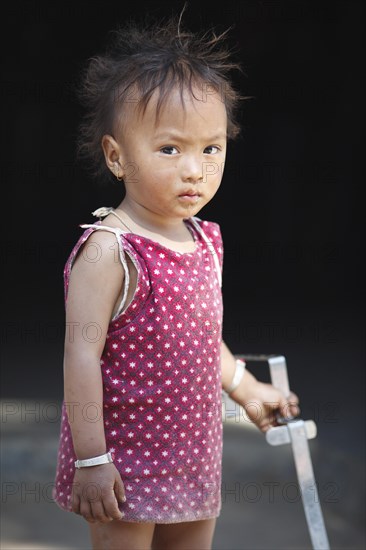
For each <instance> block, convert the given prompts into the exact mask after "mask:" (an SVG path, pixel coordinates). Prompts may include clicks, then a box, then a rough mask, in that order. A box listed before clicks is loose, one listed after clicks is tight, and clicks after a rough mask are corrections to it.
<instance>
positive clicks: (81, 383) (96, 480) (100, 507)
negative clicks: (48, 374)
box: [64, 230, 124, 522]
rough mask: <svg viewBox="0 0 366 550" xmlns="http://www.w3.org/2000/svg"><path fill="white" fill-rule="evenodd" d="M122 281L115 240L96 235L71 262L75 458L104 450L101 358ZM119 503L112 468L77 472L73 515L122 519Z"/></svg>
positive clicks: (67, 363)
mask: <svg viewBox="0 0 366 550" xmlns="http://www.w3.org/2000/svg"><path fill="white" fill-rule="evenodd" d="M95 258H98V259H97V261H95ZM123 282H124V269H123V267H122V265H121V263H120V260H119V257H118V250H117V253H116V239H115V236H114V235H113V234H111V233H109V232H107V231H101V230H100V231H99V230H98V231H95V232H94V233H93V234H92V235H90V236H89V238H88V240H87V241H86V243H85V245H84V247H83V248H82V250H81V252H80V253H79V254H78V257H77V258H76V260H75V261H74V264H73V268H72V270H71V274H70V280H69V289H68V297H67V302H66V335H65V348H64V400H65V403H66V407H67V411H68V417H69V423H70V428H71V433H72V439H73V445H74V450H75V453H76V456H77V458H78V459H85V458H92V457H94V456H98V455H101V454H104V453H106V451H107V449H106V440H105V433H104V422H103V384H102V375H101V368H100V357H101V355H102V352H103V349H104V345H105V340H106V334H107V329H108V325H109V322H110V319H111V317H112V312H113V306H114V304H115V302H116V300H117V297H118V296H119V295H120V292H121V288H122V285H123ZM118 501H120V502H123V501H124V488H123V483H122V480H121V477H120V475H119V473H118V470H117V469H116V467H115V466H114V464H110V463H108V464H102V465H99V466H91V467H87V468H81V469H77V470H76V472H75V477H74V483H73V489H72V510H73V512H75V513H78V514H81V515H82V516H83V517H84V518H85V519H86V520H88V521H92V522H94V521H103V522H104V521H110V520H111V519H120V518H121V517H122V513H121V512H120V510H119V509H118Z"/></svg>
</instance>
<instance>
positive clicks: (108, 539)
mask: <svg viewBox="0 0 366 550" xmlns="http://www.w3.org/2000/svg"><path fill="white" fill-rule="evenodd" d="M89 526H90V534H91V540H92V543H93V550H150V549H151V541H152V537H153V533H154V527H155V524H154V523H128V522H125V521H123V520H122V521H118V520H113V521H111V522H110V523H100V522H97V523H89Z"/></svg>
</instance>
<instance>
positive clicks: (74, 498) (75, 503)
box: [71, 492, 80, 515]
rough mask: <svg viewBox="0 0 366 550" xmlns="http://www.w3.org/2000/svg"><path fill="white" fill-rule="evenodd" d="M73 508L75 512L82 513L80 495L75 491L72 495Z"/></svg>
mask: <svg viewBox="0 0 366 550" xmlns="http://www.w3.org/2000/svg"><path fill="white" fill-rule="evenodd" d="M71 510H72V511H73V512H74V514H79V515H80V497H79V495H78V494H77V493H75V492H73V493H72V495H71Z"/></svg>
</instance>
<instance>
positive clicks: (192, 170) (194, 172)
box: [182, 155, 203, 182]
mask: <svg viewBox="0 0 366 550" xmlns="http://www.w3.org/2000/svg"><path fill="white" fill-rule="evenodd" d="M202 179H203V162H202V159H201V158H198V157H195V156H193V155H192V156H189V157H187V158H186V159H185V160H184V163H183V167H182V180H183V181H191V182H198V181H201V180H202Z"/></svg>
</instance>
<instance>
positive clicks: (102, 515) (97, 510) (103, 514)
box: [90, 500, 113, 523]
mask: <svg viewBox="0 0 366 550" xmlns="http://www.w3.org/2000/svg"><path fill="white" fill-rule="evenodd" d="M90 507H91V512H92V515H93V518H94V519H95V521H99V522H100V523H109V522H110V521H112V519H113V518H112V517H111V516H110V515H109V514H108V512H107V511H106V510H105V507H104V506H103V502H102V501H101V500H96V501H94V502H92V503H91V505H90Z"/></svg>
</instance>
